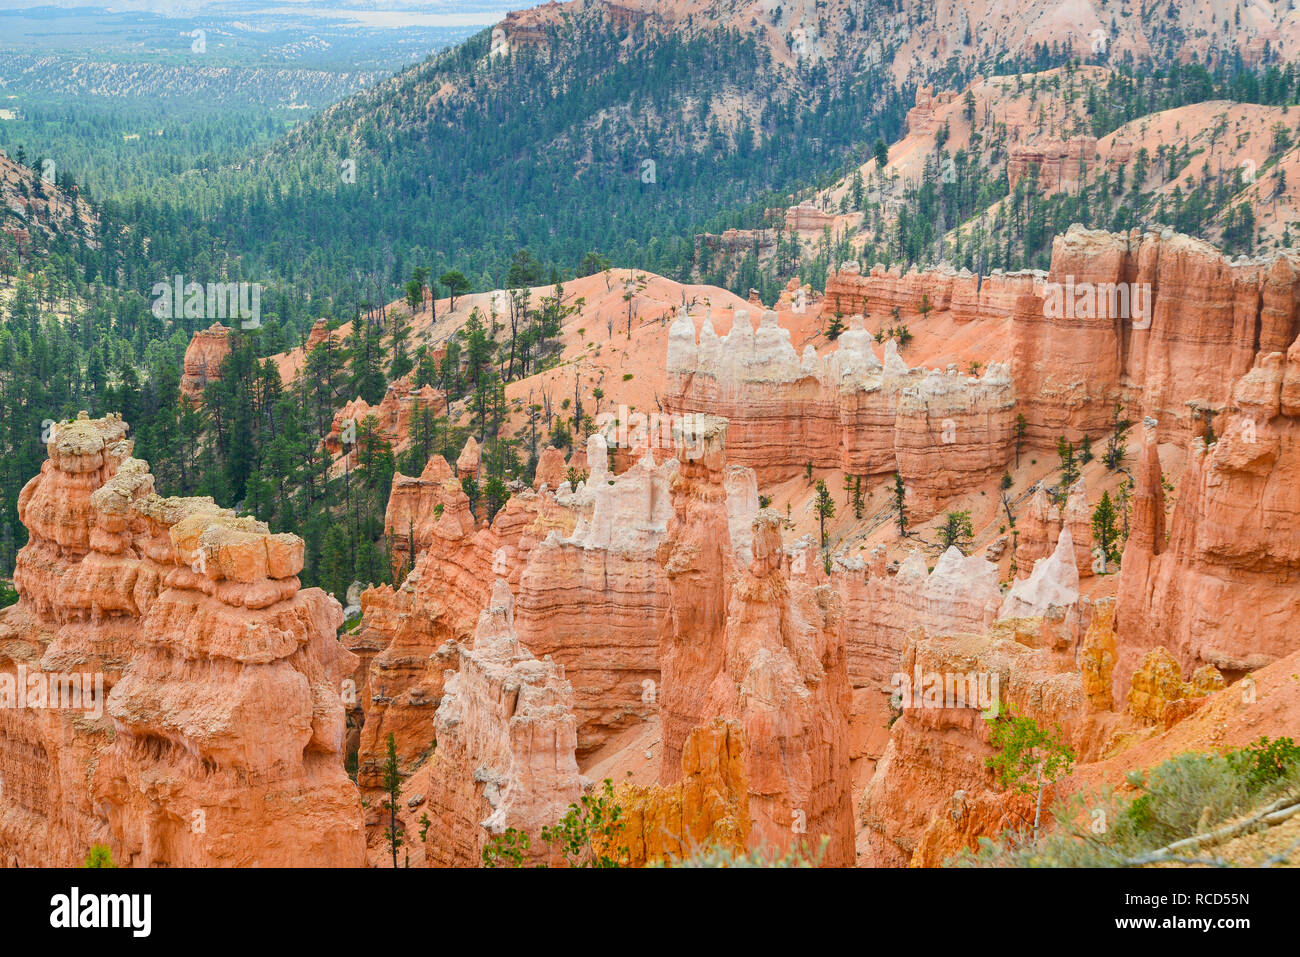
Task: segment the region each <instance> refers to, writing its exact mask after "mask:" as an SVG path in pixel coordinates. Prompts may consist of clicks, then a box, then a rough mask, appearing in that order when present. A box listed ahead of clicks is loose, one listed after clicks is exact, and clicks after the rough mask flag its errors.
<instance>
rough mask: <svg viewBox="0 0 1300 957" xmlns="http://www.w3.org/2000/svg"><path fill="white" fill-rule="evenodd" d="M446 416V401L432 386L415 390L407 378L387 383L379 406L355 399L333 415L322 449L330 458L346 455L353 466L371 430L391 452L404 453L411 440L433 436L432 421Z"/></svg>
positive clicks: (358, 398) (433, 427)
mask: <svg viewBox="0 0 1300 957" xmlns="http://www.w3.org/2000/svg"><path fill="white" fill-rule="evenodd" d="M446 414H447V404H446V400H445V399H444V398H443V395H442V393H441V392H439V391H438V390H437V389H435V388H434V387H433V386H430V385H426V386H423V387H422V388H419V389H417V388H415V387H414V386H413V384H412V382H411V377H410V376H406V377H405V378H403V379H398V380H397V381H396V382H392V383H389V386H388V389H387V391H385V393H384V398H383V401H382V402H380V403H379V405H371V404H370V403H368V402H366V400H365V399H363V398H361V397H360V396H357V397H356V398H355V399H352V400H351V401H349V402H347V403H346V404H344V406H343V407H342V408H341V409H339V410H338V411H337V412H335V413H334V420H333V422H332V423H331V426H330V432H329V435H327V436H326V437H325V448H326V450H327V451H328V452H329V453H330V454H331V455H336V456H337V455H344V454H347V455H349V456H350V458H351V462H352V465H353V467H355V465H356V461H357V451H358V442H359V441H360V438H361V435H362V431H363V429H364V428H373V429H374V430H375V432H376V433H377V434H378V435H379V436H380V437H382V438H383V440H384V441H386V442H387V443H388V444H389V445H390V446H392V449H393V452H394V453H400V452H403V451H405V450H406V449H407V448H408V447H409V446H410V444H411V442H412V440H413V438H414V439H416V440H423V439H422V437H430V439H431V437H432V436H433V434H434V432H435V431H436V429H435V424H434V423H435V420H436V419H437V418H438V417H440V416H445V415H446Z"/></svg>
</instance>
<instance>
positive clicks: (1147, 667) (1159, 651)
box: [1128, 647, 1225, 727]
mask: <svg viewBox="0 0 1300 957" xmlns="http://www.w3.org/2000/svg"><path fill="white" fill-rule="evenodd" d="M1224 686H1225V685H1224V680H1223V675H1221V674H1220V673H1219V671H1218V669H1216V668H1215V667H1214V665H1202V666H1201V667H1200V668H1197V669H1196V673H1195V674H1193V675H1192V680H1191V681H1184V680H1183V676H1182V672H1181V671H1179V668H1178V662H1176V661H1175V660H1174V656H1173V655H1171V654H1170V653H1169V652H1168V651H1166V650H1165V649H1164V648H1159V647H1157V648H1153V649H1151V650H1150V651H1148V652H1147V653H1146V655H1145V656H1144V657H1143V659H1142V664H1141V665H1140V666H1139V667H1138V670H1137V671H1135V672H1133V678H1132V680H1131V682H1130V683H1129V691H1128V707H1129V711H1130V712H1131V713H1132V715H1133V716H1134V717H1135V718H1139V719H1141V720H1143V721H1147V722H1149V723H1152V724H1156V723H1160V724H1163V725H1164V726H1165V727H1171V726H1172V725H1173V724H1174V723H1175V721H1177V720H1179V719H1180V718H1182V717H1185V716H1186V715H1187V714H1188V713H1189V712H1190V711H1191V710H1192V709H1194V707H1195V702H1196V699H1199V698H1204V697H1205V696H1206V695H1208V694H1211V693H1212V692H1215V691H1220V690H1222V689H1223V688H1224ZM1189 705H1190V706H1191V707H1188V706H1189Z"/></svg>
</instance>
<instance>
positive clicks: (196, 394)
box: [180, 322, 230, 404]
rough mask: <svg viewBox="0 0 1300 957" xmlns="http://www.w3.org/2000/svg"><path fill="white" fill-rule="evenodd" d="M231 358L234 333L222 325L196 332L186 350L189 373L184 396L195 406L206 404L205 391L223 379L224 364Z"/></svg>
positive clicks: (182, 386)
mask: <svg viewBox="0 0 1300 957" xmlns="http://www.w3.org/2000/svg"><path fill="white" fill-rule="evenodd" d="M228 355H230V330H229V329H228V328H227V327H226V326H223V325H222V324H221V323H219V322H214V323H213V324H212V325H211V326H209V327H208V328H207V329H204V330H202V331H200V332H196V333H194V338H193V339H191V340H190V344H189V345H188V346H186V347H185V372H184V374H183V375H182V376H181V384H180V389H181V396H182V397H183V398H184V399H186V400H188V401H190V402H193V403H195V404H198V403H201V402H202V401H203V390H204V389H206V388H207V387H208V384H209V383H211V382H216V381H219V380H220V379H221V363H222V362H224V361H225V359H226V356H228Z"/></svg>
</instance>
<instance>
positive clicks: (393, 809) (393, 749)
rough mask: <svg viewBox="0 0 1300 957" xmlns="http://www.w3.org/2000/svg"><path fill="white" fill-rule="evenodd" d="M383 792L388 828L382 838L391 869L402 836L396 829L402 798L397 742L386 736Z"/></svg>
mask: <svg viewBox="0 0 1300 957" xmlns="http://www.w3.org/2000/svg"><path fill="white" fill-rule="evenodd" d="M384 791H385V792H387V794H388V827H387V828H386V829H385V830H384V837H385V838H386V839H387V840H388V847H389V849H390V850H391V851H392V853H393V867H394V868H396V867H397V849H398V848H399V847H401V846H402V843H403V842H402V835H401V833H400V832H399V831H398V829H397V802H398V800H400V799H401V796H402V770H401V766H400V765H399V764H398V761H397V742H396V741H395V740H394V739H393V735H392V734H391V733H390V734H389V735H388V756H387V757H386V758H385V759H384Z"/></svg>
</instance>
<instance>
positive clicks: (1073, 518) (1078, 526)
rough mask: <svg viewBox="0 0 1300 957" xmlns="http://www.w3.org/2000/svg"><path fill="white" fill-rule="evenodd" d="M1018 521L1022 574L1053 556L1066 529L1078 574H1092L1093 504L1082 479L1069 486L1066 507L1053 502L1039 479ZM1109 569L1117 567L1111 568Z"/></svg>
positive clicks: (1018, 567) (1018, 544) (1018, 558)
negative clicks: (1040, 561) (1062, 531)
mask: <svg viewBox="0 0 1300 957" xmlns="http://www.w3.org/2000/svg"><path fill="white" fill-rule="evenodd" d="M1017 524H1018V526H1019V528H1018V531H1019V534H1018V535H1017V536H1016V566H1017V572H1018V574H1019V575H1020V577H1022V578H1025V577H1028V575H1029V573H1030V571H1032V570H1033V567H1034V564H1035V563H1036V562H1037V561H1038V560H1039V559H1041V558H1046V557H1048V556H1049V555H1051V553H1052V552H1053V551H1054V550H1055V549H1056V543H1057V540H1058V539H1059V538H1060V537H1061V530H1062V529H1063V528H1068V529H1069V530H1070V540H1071V542H1072V543H1073V545H1074V564H1075V567H1076V568H1077V569H1078V572H1079V576H1080V577H1081V578H1086V577H1088V576H1090V575H1092V573H1093V564H1094V557H1093V554H1092V506H1090V505H1089V504H1088V487H1087V484H1086V483H1085V482H1084V480H1083V479H1082V478H1080V479H1079V480H1078V481H1077V482H1075V483H1074V484H1073V485H1071V486H1070V489H1069V493H1068V495H1067V497H1066V500H1065V508H1064V509H1062V508H1060V507H1058V506H1056V505H1053V504H1052V501H1051V499H1050V498H1049V497H1048V495H1047V488H1046V487H1045V486H1044V485H1043V483H1041V482H1040V483H1039V484H1038V485H1037V486H1036V487H1035V488H1034V492H1033V495H1032V496H1031V497H1030V499H1029V502H1028V504H1026V506H1025V509H1024V511H1023V512H1022V513H1021V515H1020V517H1019V520H1018V522H1017ZM1099 567H1100V566H1099ZM1107 571H1111V572H1113V571H1117V569H1115V568H1109V569H1107Z"/></svg>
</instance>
